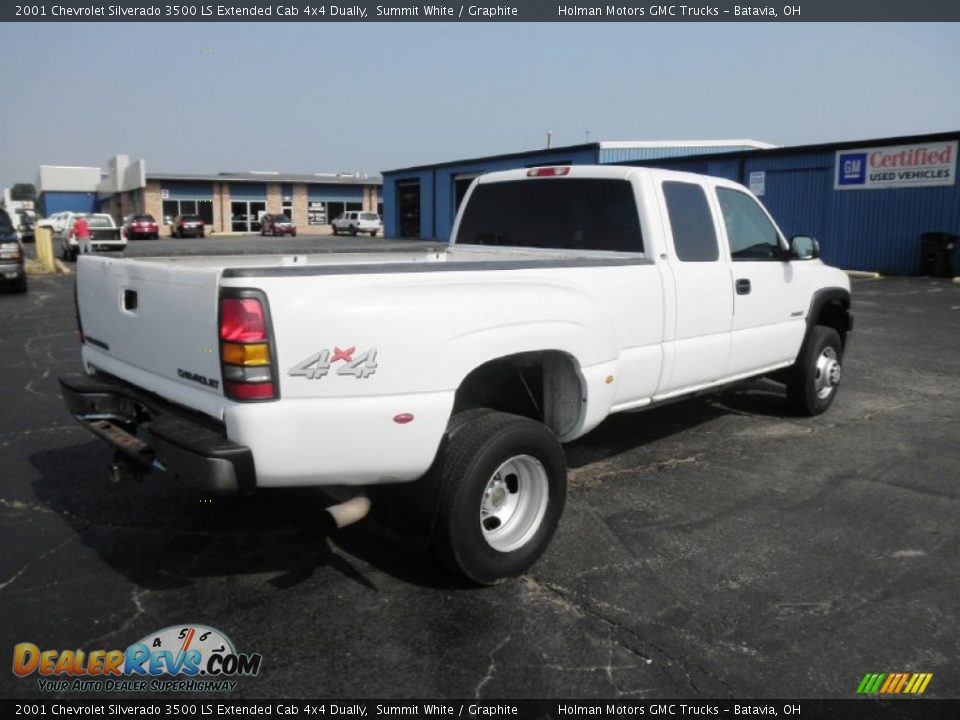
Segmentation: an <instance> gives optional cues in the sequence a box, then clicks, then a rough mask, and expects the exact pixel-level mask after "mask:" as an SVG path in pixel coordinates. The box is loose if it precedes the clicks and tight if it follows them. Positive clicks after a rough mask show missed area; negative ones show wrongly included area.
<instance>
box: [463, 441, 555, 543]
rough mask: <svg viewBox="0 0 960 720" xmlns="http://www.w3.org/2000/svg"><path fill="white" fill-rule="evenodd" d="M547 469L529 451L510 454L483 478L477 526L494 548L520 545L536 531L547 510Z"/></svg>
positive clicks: (528, 539) (527, 540)
mask: <svg viewBox="0 0 960 720" xmlns="http://www.w3.org/2000/svg"><path fill="white" fill-rule="evenodd" d="M549 496H550V495H549V483H548V480H547V471H546V468H544V467H543V463H541V462H540V461H539V460H537V459H536V458H535V457H532V456H530V455H516V456H515V457H512V458H510V459H509V460H507V461H506V462H505V463H503V464H502V465H501V466H500V467H498V468H497V470H496V472H494V473H493V475H492V476H491V477H490V479H489V480H488V481H487V486H486V487H485V488H484V491H483V497H482V498H481V500H480V530H481V531H482V533H483V539H484V540H486V542H487V545H489V546H490V547H491V548H493V549H494V550H496V551H498V552H503V553H507V552H511V551H513V550H516V549H517V548H520V547H522V546H523V545H525V544H526V543H527V542H529V541H530V539H531V538H532V537H533V536H534V535H535V534H536V532H537V530H538V529H539V528H540V524H541V523H542V522H543V517H544V515H546V512H547V500H548V499H549Z"/></svg>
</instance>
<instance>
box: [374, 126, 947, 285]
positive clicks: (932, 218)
mask: <svg viewBox="0 0 960 720" xmlns="http://www.w3.org/2000/svg"><path fill="white" fill-rule="evenodd" d="M733 142H735V141H730V142H728V144H727V145H725V146H724V147H722V149H719V150H718V149H717V148H709V149H708V148H703V147H699V148H697V147H689V146H688V147H683V146H682V145H675V146H673V147H670V146H669V144H668V143H658V144H654V145H655V147H649V146H648V147H643V146H642V144H639V143H636V144H631V143H594V144H589V145H578V146H572V147H565V148H556V149H553V150H550V151H545V150H539V151H533V152H528V153H516V154H513V155H501V156H496V157H491V158H475V159H473V160H465V161H458V162H452V163H443V164H440V165H431V166H420V167H416V168H407V169H405V170H392V171H389V172H387V173H384V186H383V188H384V189H383V192H384V216H385V217H384V222H385V227H386V234H387V236H388V237H397V236H401V235H405V236H413V237H421V238H424V239H441V240H445V239H447V238H448V237H449V233H450V230H451V228H452V225H453V216H454V214H455V209H456V207H457V206H458V204H459V200H460V199H462V193H463V192H465V190H466V186H467V185H469V181H470V180H471V179H472V178H473V177H475V176H476V175H478V174H480V173H482V172H491V171H494V170H505V169H511V168H522V167H531V166H534V165H550V164H566V163H570V164H578V165H579V164H590V163H597V164H621V165H639V166H652V167H662V168H667V169H672V170H681V171H688V172H697V173H705V174H708V175H715V176H719V177H724V178H728V179H731V180H735V181H737V182H740V183H742V184H744V185H746V186H748V187H750V188H751V190H753V191H754V193H755V194H757V196H758V197H759V198H760V199H761V201H763V203H764V204H765V205H766V206H767V208H768V209H769V210H770V212H771V214H772V215H773V216H774V218H775V219H776V220H777V222H778V223H779V224H780V226H781V228H782V229H783V231H784V233H786V234H787V236H790V235H797V234H806V235H813V236H814V237H816V238H818V239H819V240H820V244H821V249H822V255H823V258H824V261H825V262H828V263H830V264H831V265H836V266H838V267H842V268H845V269H860V270H876V271H879V272H882V273H885V274H903V275H910V274H919V273H920V272H921V262H922V260H921V251H920V240H919V238H920V235H921V234H923V233H941V234H945V235H960V186H958V184H957V181H956V176H957V154H958V144H960V131H954V132H947V133H936V134H929V135H912V136H904V137H893V138H882V139H872V140H863V141H856V142H843V143H828V144H820V145H805V146H796V147H782V148H774V147H766V148H764V147H757V145H759V144H754V145H753V147H751V146H750V145H749V144H747V143H746V142H744V144H743V145H742V146H741V147H735V146H732V144H733ZM631 145H633V146H634V147H630V146H631ZM414 191H416V192H414ZM404 193H406V194H407V196H408V197H407V202H406V203H403V202H402V200H403V195H404ZM411 200H416V201H417V203H418V204H417V205H416V206H415V207H417V209H418V210H419V217H417V218H413V219H416V220H417V221H418V223H419V233H418V234H415V233H403V232H402V231H403V229H404V221H407V227H408V228H410V227H414V226H415V225H414V223H413V222H410V220H411V217H404V215H407V216H412V215H413V212H412V210H411V208H412V207H413V206H414V203H413V202H411ZM953 252H954V262H955V263H956V264H960V249H955V250H954V251H953Z"/></svg>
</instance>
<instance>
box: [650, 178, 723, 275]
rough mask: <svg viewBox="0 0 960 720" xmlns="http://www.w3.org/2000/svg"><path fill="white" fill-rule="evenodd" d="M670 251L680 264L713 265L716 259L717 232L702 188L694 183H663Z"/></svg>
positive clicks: (717, 248) (671, 181)
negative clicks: (674, 253)
mask: <svg viewBox="0 0 960 720" xmlns="http://www.w3.org/2000/svg"><path fill="white" fill-rule="evenodd" d="M663 198H664V200H666V203H667V215H668V216H669V218H670V230H671V231H672V233H673V247H674V249H675V250H676V251H677V257H678V258H679V259H680V260H681V261H682V262H714V261H716V260H717V259H719V257H720V246H719V244H718V243H717V230H716V228H715V227H714V226H713V218H712V217H711V216H710V205H709V204H708V203H707V194H706V193H705V192H704V191H703V188H702V187H701V186H699V185H697V184H695V183H687V182H676V181H673V180H670V181H667V182H665V183H663Z"/></svg>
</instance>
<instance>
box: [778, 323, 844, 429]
mask: <svg viewBox="0 0 960 720" xmlns="http://www.w3.org/2000/svg"><path fill="white" fill-rule="evenodd" d="M842 362H843V343H842V342H841V341H840V335H839V334H838V333H837V331H836V330H834V329H833V328H831V327H826V326H824V325H817V326H815V327H814V328H813V332H812V333H811V335H810V338H809V340H808V342H807V345H806V347H805V348H804V349H803V350H802V351H801V353H800V358H799V359H798V360H797V364H796V365H795V366H794V367H793V368H792V369H791V371H790V374H789V376H788V378H787V402H788V403H789V404H790V406H791V407H792V408H793V409H794V410H796V411H797V412H798V413H800V414H801V415H819V414H820V413H822V412H825V411H826V410H827V408H829V407H830V405H831V404H832V403H833V399H834V398H835V397H836V396H837V391H838V390H839V385H840V376H841V375H842V371H843V367H842Z"/></svg>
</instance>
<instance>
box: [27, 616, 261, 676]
mask: <svg viewBox="0 0 960 720" xmlns="http://www.w3.org/2000/svg"><path fill="white" fill-rule="evenodd" d="M262 661H263V656H262V655H260V654H259V653H238V652H237V651H236V649H235V648H234V645H233V643H232V642H231V641H230V639H229V638H228V637H227V636H226V635H224V634H223V633H222V632H220V631H219V630H216V629H215V628H212V627H207V626H206V625H172V626H170V627H167V628H164V629H163V630H160V631H159V632H156V633H151V634H150V635H147V636H146V637H145V638H143V639H142V640H140V641H138V642H135V643H133V644H132V645H130V646H129V647H127V649H126V650H90V651H85V650H42V649H41V648H40V647H39V646H37V645H35V644H34V643H30V642H22V643H18V644H17V645H16V646H14V648H13V673H14V675H17V676H18V677H21V678H31V677H33V676H34V675H36V676H37V682H38V684H39V689H40V690H41V691H43V692H64V691H71V692H170V691H175V692H204V691H207V692H229V691H231V690H234V689H235V688H236V686H237V682H238V681H237V680H236V679H235V678H237V677H253V676H255V675H257V674H258V673H259V672H260V664H261V662H262Z"/></svg>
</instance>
